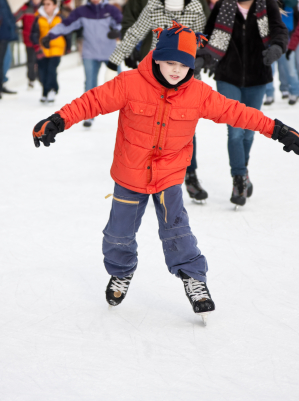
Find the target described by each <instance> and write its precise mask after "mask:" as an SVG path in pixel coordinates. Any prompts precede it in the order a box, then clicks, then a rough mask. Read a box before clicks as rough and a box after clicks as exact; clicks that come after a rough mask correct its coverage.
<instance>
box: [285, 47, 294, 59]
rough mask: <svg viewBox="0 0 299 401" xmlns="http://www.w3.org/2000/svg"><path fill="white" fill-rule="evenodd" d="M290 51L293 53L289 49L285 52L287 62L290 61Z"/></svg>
mask: <svg viewBox="0 0 299 401" xmlns="http://www.w3.org/2000/svg"><path fill="white" fill-rule="evenodd" d="M292 51H293V50H291V49H288V50H287V52H286V59H287V60H289V59H290V55H291V53H292Z"/></svg>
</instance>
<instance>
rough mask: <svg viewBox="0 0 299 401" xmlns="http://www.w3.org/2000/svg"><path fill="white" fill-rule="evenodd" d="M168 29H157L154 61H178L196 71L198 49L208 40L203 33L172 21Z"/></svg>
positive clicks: (155, 30)
mask: <svg viewBox="0 0 299 401" xmlns="http://www.w3.org/2000/svg"><path fill="white" fill-rule="evenodd" d="M172 24H173V25H172V27H171V28H168V29H164V30H163V29H162V28H157V29H154V30H153V32H157V33H158V40H159V41H158V43H157V47H156V49H155V50H154V51H153V59H154V60H161V61H177V62H179V63H182V64H185V65H186V66H188V67H189V68H192V69H194V61H195V57H196V50H197V47H198V46H199V47H200V46H203V43H202V39H204V40H207V39H206V38H205V36H204V35H203V34H201V33H199V32H198V33H194V32H193V31H192V29H190V28H188V27H186V26H184V25H182V24H179V23H178V22H176V21H172Z"/></svg>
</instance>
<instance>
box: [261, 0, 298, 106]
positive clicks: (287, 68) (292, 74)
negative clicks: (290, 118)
mask: <svg viewBox="0 0 299 401" xmlns="http://www.w3.org/2000/svg"><path fill="white" fill-rule="evenodd" d="M279 5H280V6H281V7H282V9H283V12H282V15H281V17H282V22H283V23H284V24H285V26H286V27H287V29H288V33H289V36H290V35H291V34H292V32H293V31H294V17H295V16H294V8H296V6H297V0H280V1H279ZM275 64H276V63H275ZM277 66H278V74H279V80H280V87H279V89H280V91H281V94H282V99H289V105H290V106H293V105H295V104H296V102H297V101H298V99H299V77H298V71H297V69H296V62H295V54H290V56H289V58H286V55H285V54H283V55H282V56H281V57H280V59H279V60H277ZM272 72H273V75H274V73H275V67H274V64H272ZM274 100H275V97H274V85H273V82H270V83H268V84H267V86H266V99H265V101H264V105H265V106H270V105H271V104H272V103H274Z"/></svg>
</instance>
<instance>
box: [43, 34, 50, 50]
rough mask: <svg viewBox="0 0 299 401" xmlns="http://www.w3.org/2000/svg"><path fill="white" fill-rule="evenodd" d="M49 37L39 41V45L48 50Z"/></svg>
mask: <svg viewBox="0 0 299 401" xmlns="http://www.w3.org/2000/svg"><path fill="white" fill-rule="evenodd" d="M50 40H51V39H50V37H49V36H44V37H43V38H42V40H41V44H42V45H43V46H44V48H45V49H50Z"/></svg>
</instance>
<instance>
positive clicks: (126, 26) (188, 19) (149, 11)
mask: <svg viewBox="0 0 299 401" xmlns="http://www.w3.org/2000/svg"><path fill="white" fill-rule="evenodd" d="M209 12H210V10H209V8H208V6H207V3H206V0H148V1H146V0H143V1H140V0H129V1H128V3H127V4H126V6H125V10H124V20H123V22H122V26H123V28H122V34H123V35H122V36H123V40H122V42H121V43H120V44H119V45H118V46H117V48H116V50H115V51H114V53H113V54H112V55H111V57H110V59H109V63H108V67H109V69H110V72H109V78H110V79H111V78H113V77H114V76H115V75H116V69H117V66H118V65H120V63H121V62H122V61H123V60H126V64H127V65H128V66H129V67H131V68H136V67H137V63H138V62H139V61H141V60H142V59H143V58H144V57H145V56H146V55H147V53H148V52H149V51H150V50H151V49H154V48H155V46H156V43H157V38H156V35H154V36H153V35H152V34H151V32H152V30H153V29H156V28H157V27H159V26H162V27H164V28H170V27H171V26H172V20H176V21H177V22H178V23H181V24H182V25H186V26H188V27H190V28H191V29H192V30H193V31H194V32H202V31H203V29H204V27H205V24H206V21H207V17H206V15H209ZM141 41H142V44H141V47H140V50H139V49H138V48H139V46H140V42H141ZM136 46H138V47H137V49H136ZM138 53H139V54H138ZM195 77H196V78H197V79H200V75H197V76H195ZM196 169H197V160H196V138H195V135H194V136H193V154H192V159H191V162H190V165H189V166H188V168H187V173H186V177H185V184H186V188H187V192H188V194H189V196H190V198H192V199H193V200H195V201H199V202H201V201H203V200H205V199H207V198H208V193H207V191H206V190H205V189H204V188H203V187H202V186H201V184H200V182H199V180H198V178H197V174H196Z"/></svg>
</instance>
